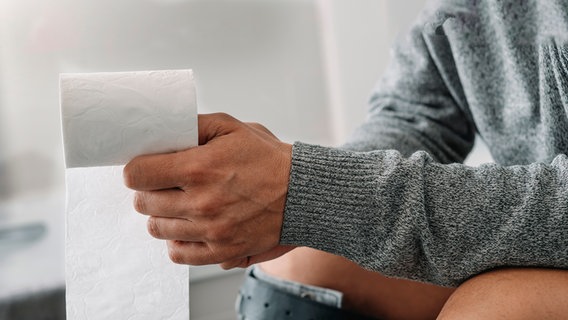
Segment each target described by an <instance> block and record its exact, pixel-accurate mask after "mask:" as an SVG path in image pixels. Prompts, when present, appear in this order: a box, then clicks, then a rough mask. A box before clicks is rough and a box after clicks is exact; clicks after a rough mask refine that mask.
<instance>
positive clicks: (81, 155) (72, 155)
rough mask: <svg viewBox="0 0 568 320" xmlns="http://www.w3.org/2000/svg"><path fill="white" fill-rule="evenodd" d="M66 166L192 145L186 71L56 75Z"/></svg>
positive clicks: (114, 161) (116, 161) (191, 93)
mask: <svg viewBox="0 0 568 320" xmlns="http://www.w3.org/2000/svg"><path fill="white" fill-rule="evenodd" d="M60 82H61V114H62V119H61V120H62V123H63V138H64V148H65V165H66V167H67V168H75V167H92V166H110V165H120V164H125V163H126V162H128V161H129V160H131V159H132V158H133V157H135V156H137V155H140V154H145V153H165V152H172V151H179V150H182V149H186V148H187V146H188V145H192V144H194V143H195V141H194V139H195V137H196V136H197V133H196V131H195V130H196V129H197V126H196V121H197V120H196V118H197V114H196V112H195V100H196V97H195V86H194V82H193V73H192V72H191V70H167V71H149V72H116V73H85V74H62V75H61V79H60Z"/></svg>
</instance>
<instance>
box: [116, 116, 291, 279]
mask: <svg viewBox="0 0 568 320" xmlns="http://www.w3.org/2000/svg"><path fill="white" fill-rule="evenodd" d="M198 122H199V146H198V147H195V148H191V149H189V150H185V151H181V152H176V153H169V154H158V155H144V156H139V157H137V158H135V159H133V160H132V161H130V162H129V163H128V164H127V165H126V167H125V168H124V181H125V184H126V186H127V187H129V188H131V189H134V190H136V193H135V197H134V207H135V209H136V210H137V211H138V212H140V213H142V214H144V215H148V216H150V217H149V218H148V232H149V233H150V234H151V235H152V236H153V237H155V238H158V239H164V240H167V245H168V252H169V255H170V258H171V260H172V261H174V262H176V263H182V264H191V265H204V264H221V266H222V267H223V268H225V269H230V268H234V267H247V266H249V265H251V264H254V263H257V262H262V261H266V260H271V259H273V258H276V257H278V256H280V255H282V254H284V253H286V252H288V251H290V250H292V249H293V247H290V246H279V240H280V232H281V228H282V221H283V212H284V205H285V203H286V194H287V191H288V180H289V174H290V166H291V158H292V146H291V145H289V144H286V143H283V142H281V141H279V140H278V139H277V138H276V137H275V136H274V135H272V133H270V131H268V130H267V129H266V128H264V127H263V126H261V125H259V124H252V123H249V124H247V123H242V122H240V121H238V120H236V119H234V118H232V117H231V116H228V115H225V114H209V115H199V118H198Z"/></svg>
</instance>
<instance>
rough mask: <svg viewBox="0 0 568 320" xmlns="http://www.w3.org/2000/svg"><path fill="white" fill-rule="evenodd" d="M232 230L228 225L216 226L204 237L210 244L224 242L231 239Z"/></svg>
mask: <svg viewBox="0 0 568 320" xmlns="http://www.w3.org/2000/svg"><path fill="white" fill-rule="evenodd" d="M232 230H233V229H232V226H230V225H229V224H225V223H221V224H216V225H214V226H212V227H211V228H209V230H208V231H207V235H206V237H207V240H208V241H210V242H226V241H228V240H229V239H231V238H232V237H231V234H232Z"/></svg>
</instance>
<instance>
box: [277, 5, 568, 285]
mask: <svg viewBox="0 0 568 320" xmlns="http://www.w3.org/2000/svg"><path fill="white" fill-rule="evenodd" d="M567 112H568V0H461V1H458V0H454V1H449V0H446V1H436V2H433V3H431V4H430V5H429V6H427V8H426V9H425V10H424V12H423V14H422V15H421V17H420V18H419V19H418V21H417V23H416V24H415V25H414V27H413V28H412V30H411V31H410V33H409V34H408V35H407V36H406V37H404V38H402V39H400V41H399V43H398V44H397V45H396V47H395V49H394V51H393V62H392V64H391V65H390V67H389V69H388V70H387V72H386V74H385V76H384V77H383V79H382V81H381V82H380V83H379V85H378V87H377V89H376V90H375V93H374V94H373V96H372V99H371V108H370V111H369V117H368V119H367V121H366V122H365V123H364V124H363V125H362V126H361V127H360V128H359V129H358V130H357V131H356V132H355V133H354V135H353V137H352V139H351V140H350V141H349V142H348V143H347V144H346V145H345V146H344V147H343V148H341V149H335V148H327V147H321V146H314V145H308V144H303V143H295V144H294V149H293V158H292V170H291V173H290V174H291V175H290V185H289V190H288V199H287V202H286V209H285V213H284V225H283V229H282V235H281V243H282V244H292V245H300V246H309V247H313V248H316V249H320V250H324V251H327V252H331V253H335V254H339V255H342V256H345V257H347V258H349V259H351V260H353V261H355V262H357V263H359V264H360V265H361V266H363V267H365V268H368V269H371V270H375V271H378V272H381V273H383V274H385V275H388V276H394V277H402V278H408V279H415V280H419V281H425V282H431V283H435V284H438V285H444V286H456V285H459V284H460V283H462V282H463V281H464V280H466V279H468V278H469V277H471V276H473V275H476V274H478V273H480V272H483V271H486V270H489V269H493V268H498V267H505V266H536V267H552V268H568V158H567V157H566V155H565V154H567V153H568V118H567ZM476 133H477V134H478V135H479V136H480V137H481V138H482V139H483V140H484V141H485V142H486V143H487V145H488V146H489V149H490V150H491V153H492V155H493V157H494V159H495V160H496V162H497V164H490V165H483V166H480V167H476V168H473V167H467V166H465V165H462V164H459V163H460V162H462V161H463V159H464V158H465V157H466V155H467V154H468V152H469V151H470V150H471V148H472V144H473V142H474V137H475V134H476Z"/></svg>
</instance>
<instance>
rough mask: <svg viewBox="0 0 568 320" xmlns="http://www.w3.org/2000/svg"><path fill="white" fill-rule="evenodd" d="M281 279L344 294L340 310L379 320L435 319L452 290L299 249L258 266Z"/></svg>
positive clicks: (309, 250) (324, 254) (321, 253)
mask: <svg viewBox="0 0 568 320" xmlns="http://www.w3.org/2000/svg"><path fill="white" fill-rule="evenodd" d="M261 268H262V269H263V270H264V272H266V273H268V274H271V275H273V276H277V277H280V278H284V279H288V280H292V281H297V282H301V283H305V284H311V285H316V286H320V287H325V288H330V289H335V290H339V291H341V292H343V294H344V297H343V306H344V308H346V309H351V310H355V311H358V312H360V313H364V314H367V315H372V316H375V317H378V318H382V319H436V317H437V316H438V314H439V312H440V310H441V309H442V307H443V306H444V304H445V303H446V301H447V300H448V298H449V297H450V295H451V294H452V293H453V292H454V289H450V288H443V287H438V286H434V285H429V284H424V283H418V282H413V281H407V280H400V279H392V278H386V277H384V276H381V275H380V274H378V273H376V272H370V271H367V270H365V269H363V268H361V267H359V266H358V265H356V264H355V263H353V262H351V261H349V260H347V259H345V258H342V257H338V256H335V255H331V254H328V253H324V252H321V251H316V250H313V249H308V248H298V249H295V250H293V251H292V252H290V253H288V254H286V255H285V256H283V257H281V258H279V259H276V260H273V261H270V262H265V263H263V264H261Z"/></svg>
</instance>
